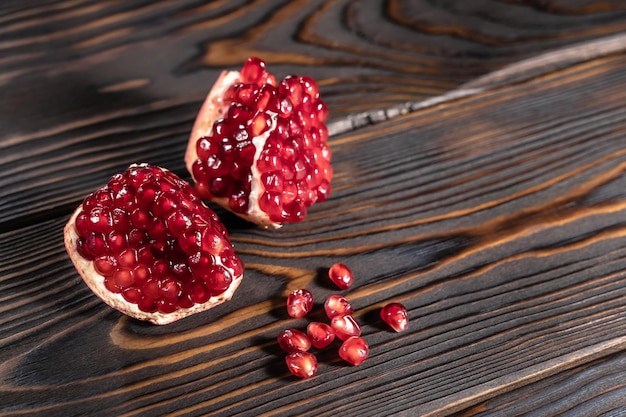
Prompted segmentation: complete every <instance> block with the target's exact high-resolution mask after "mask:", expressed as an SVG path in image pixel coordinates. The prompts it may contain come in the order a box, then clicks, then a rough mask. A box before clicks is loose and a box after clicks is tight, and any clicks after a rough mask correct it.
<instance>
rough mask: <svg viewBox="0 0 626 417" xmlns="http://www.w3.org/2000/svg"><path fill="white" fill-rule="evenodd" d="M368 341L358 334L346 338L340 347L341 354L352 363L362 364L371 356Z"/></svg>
mask: <svg viewBox="0 0 626 417" xmlns="http://www.w3.org/2000/svg"><path fill="white" fill-rule="evenodd" d="M369 352H370V350H369V346H368V345H367V342H366V341H365V340H364V339H363V338H362V337H358V336H352V337H350V338H348V339H346V340H345V341H344V342H343V343H342V345H341V347H340V348H339V356H340V357H341V359H343V360H344V361H346V362H348V363H351V364H352V365H360V364H361V363H363V361H364V360H365V359H367V357H368V356H369Z"/></svg>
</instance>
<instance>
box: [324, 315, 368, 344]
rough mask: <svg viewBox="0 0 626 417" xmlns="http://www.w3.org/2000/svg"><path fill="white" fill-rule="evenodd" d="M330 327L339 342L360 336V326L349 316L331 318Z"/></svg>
mask: <svg viewBox="0 0 626 417" xmlns="http://www.w3.org/2000/svg"><path fill="white" fill-rule="evenodd" d="M330 327H332V328H333V330H334V331H335V335H336V336H337V337H338V338H339V339H341V340H347V339H348V338H350V337H352V336H360V335H361V326H359V323H357V321H356V320H355V319H354V317H352V316H350V315H346V316H335V317H333V318H332V320H331V321H330Z"/></svg>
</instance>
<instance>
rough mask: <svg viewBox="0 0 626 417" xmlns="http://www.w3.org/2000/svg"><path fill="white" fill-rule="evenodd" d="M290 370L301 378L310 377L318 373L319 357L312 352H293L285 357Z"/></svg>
mask: <svg viewBox="0 0 626 417" xmlns="http://www.w3.org/2000/svg"><path fill="white" fill-rule="evenodd" d="M285 363H287V368H288V369H289V372H291V373H292V374H293V375H295V376H297V377H299V378H310V377H312V376H313V375H315V374H316V373H317V358H316V357H315V355H314V354H312V353H310V352H293V353H290V354H289V355H287V357H286V358H285Z"/></svg>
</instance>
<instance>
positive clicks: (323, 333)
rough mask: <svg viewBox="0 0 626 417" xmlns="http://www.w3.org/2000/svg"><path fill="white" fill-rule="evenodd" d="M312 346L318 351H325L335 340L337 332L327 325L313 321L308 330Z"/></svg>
mask: <svg viewBox="0 0 626 417" xmlns="http://www.w3.org/2000/svg"><path fill="white" fill-rule="evenodd" d="M306 333H307V335H308V336H309V340H310V341H311V344H312V345H313V347H314V348H316V349H324V348H325V347H326V346H328V345H330V344H331V343H332V341H333V340H335V330H334V329H333V328H332V327H331V326H329V325H328V324H326V323H321V322H319V321H312V322H311V323H309V325H308V326H307V328H306Z"/></svg>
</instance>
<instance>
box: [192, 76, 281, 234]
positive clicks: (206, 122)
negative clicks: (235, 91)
mask: <svg viewBox="0 0 626 417" xmlns="http://www.w3.org/2000/svg"><path fill="white" fill-rule="evenodd" d="M240 80H241V78H240V73H239V71H222V73H221V74H220V76H219V77H218V78H217V80H216V81H215V84H213V87H212V88H211V90H210V91H209V93H208V94H207V96H206V98H205V99H204V103H202V107H200V111H199V112H198V115H197V116H196V120H195V122H194V124H193V127H192V129H191V134H190V135H189V141H188V142H187V150H186V151H185V166H186V167H187V171H188V172H189V173H190V174H191V177H192V178H193V180H194V182H195V181H196V178H194V176H193V168H192V167H193V163H194V162H195V161H196V159H198V153H197V151H196V142H198V140H199V139H200V138H202V137H204V136H207V135H208V134H209V133H210V132H211V128H212V126H213V123H215V122H216V121H217V120H218V119H220V118H222V117H223V115H224V114H225V113H226V112H227V110H228V106H227V105H225V104H224V102H223V100H222V97H223V96H224V94H225V93H226V90H228V88H229V87H230V86H231V85H233V84H236V83H238V82H240ZM272 119H273V120H272V123H273V124H275V123H276V116H273V117H272ZM271 130H272V129H269V130H268V131H267V132H266V133H264V134H263V135H260V136H257V137H255V138H253V143H254V147H255V148H256V153H255V155H254V160H255V161H256V160H258V159H259V154H260V153H261V151H262V150H263V148H264V147H265V142H266V140H267V138H268V137H269V134H270V132H271ZM251 169H252V173H253V175H252V184H251V188H252V190H251V192H250V197H249V203H248V211H247V212H246V213H235V214H237V215H238V216H239V217H241V218H243V219H245V220H247V221H249V222H252V223H256V224H258V225H260V226H262V227H266V228H267V227H271V228H274V229H278V228H280V227H281V226H282V224H281V223H277V222H273V221H271V220H270V217H269V215H268V214H267V213H265V212H264V211H262V210H261V209H260V208H259V203H258V197H259V196H260V195H261V193H262V192H263V185H262V184H261V181H260V180H259V177H260V174H259V173H258V171H256V163H255V164H253V165H252V167H251ZM255 171H256V172H255ZM211 201H213V202H214V203H216V204H218V205H219V206H221V207H223V208H224V209H226V210H228V211H231V210H230V208H229V206H228V198H226V197H214V198H213V199H212V200H211Z"/></svg>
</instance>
